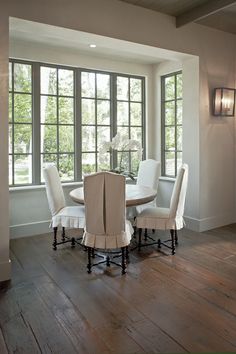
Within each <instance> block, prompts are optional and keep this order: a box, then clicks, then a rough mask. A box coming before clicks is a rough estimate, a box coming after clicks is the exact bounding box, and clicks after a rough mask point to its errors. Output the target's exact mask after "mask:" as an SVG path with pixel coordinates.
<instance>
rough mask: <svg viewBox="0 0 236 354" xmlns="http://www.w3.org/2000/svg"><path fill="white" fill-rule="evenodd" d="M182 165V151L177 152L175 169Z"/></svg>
mask: <svg viewBox="0 0 236 354" xmlns="http://www.w3.org/2000/svg"><path fill="white" fill-rule="evenodd" d="M181 165H182V152H177V171H178V170H179V169H180V167H181Z"/></svg>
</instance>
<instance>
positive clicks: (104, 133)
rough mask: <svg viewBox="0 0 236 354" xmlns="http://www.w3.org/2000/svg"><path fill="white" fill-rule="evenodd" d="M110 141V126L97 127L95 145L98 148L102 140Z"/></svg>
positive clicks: (102, 142)
mask: <svg viewBox="0 0 236 354" xmlns="http://www.w3.org/2000/svg"><path fill="white" fill-rule="evenodd" d="M106 141H110V127H98V128H97V146H98V148H99V147H100V146H101V145H102V144H104V142H106Z"/></svg>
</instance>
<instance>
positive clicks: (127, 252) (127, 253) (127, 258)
mask: <svg viewBox="0 0 236 354" xmlns="http://www.w3.org/2000/svg"><path fill="white" fill-rule="evenodd" d="M125 253H126V255H125V256H126V261H127V263H129V246H126V247H125Z"/></svg>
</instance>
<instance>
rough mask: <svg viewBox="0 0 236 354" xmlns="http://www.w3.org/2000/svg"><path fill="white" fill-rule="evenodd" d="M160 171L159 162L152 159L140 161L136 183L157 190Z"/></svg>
mask: <svg viewBox="0 0 236 354" xmlns="http://www.w3.org/2000/svg"><path fill="white" fill-rule="evenodd" d="M160 172H161V166H160V162H158V161H156V160H152V159H148V160H144V161H141V162H140V164H139V170H138V177H137V184H138V185H141V186H146V187H150V188H152V189H155V190H157V187H158V181H159V177H160Z"/></svg>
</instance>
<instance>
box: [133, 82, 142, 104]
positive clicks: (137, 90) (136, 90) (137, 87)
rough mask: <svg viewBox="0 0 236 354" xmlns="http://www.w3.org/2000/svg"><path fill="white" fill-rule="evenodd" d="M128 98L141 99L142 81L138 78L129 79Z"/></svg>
mask: <svg viewBox="0 0 236 354" xmlns="http://www.w3.org/2000/svg"><path fill="white" fill-rule="evenodd" d="M130 100H131V101H139V102H141V101H142V81H141V80H140V79H130Z"/></svg>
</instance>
